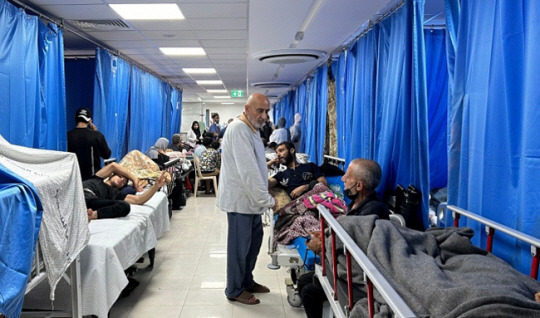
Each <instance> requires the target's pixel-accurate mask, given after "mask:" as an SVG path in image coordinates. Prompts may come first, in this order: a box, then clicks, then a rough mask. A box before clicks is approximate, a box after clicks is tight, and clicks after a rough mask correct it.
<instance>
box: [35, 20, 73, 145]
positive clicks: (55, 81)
mask: <svg viewBox="0 0 540 318" xmlns="http://www.w3.org/2000/svg"><path fill="white" fill-rule="evenodd" d="M38 31H39V35H38V46H39V77H40V78H39V79H40V81H39V86H40V95H39V97H40V98H39V106H38V107H39V108H38V110H37V112H36V129H37V131H36V135H35V137H34V146H35V147H36V148H41V149H50V150H60V151H66V150H67V129H66V89H65V85H64V83H65V76H64V74H65V72H64V34H63V31H62V30H60V29H58V27H57V26H56V25H55V24H48V25H45V24H44V23H43V22H41V21H40V22H39V28H38Z"/></svg>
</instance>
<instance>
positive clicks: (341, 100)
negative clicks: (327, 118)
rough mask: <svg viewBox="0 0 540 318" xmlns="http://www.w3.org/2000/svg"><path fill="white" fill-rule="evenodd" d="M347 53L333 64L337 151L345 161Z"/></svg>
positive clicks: (344, 52) (342, 54)
mask: <svg viewBox="0 0 540 318" xmlns="http://www.w3.org/2000/svg"><path fill="white" fill-rule="evenodd" d="M346 64H347V51H343V52H341V54H340V55H339V58H338V60H337V63H335V70H333V71H334V74H335V75H334V78H335V83H336V121H337V125H336V130H337V135H336V136H337V151H338V157H340V158H343V159H345V156H346V147H347V146H346V144H347V140H346V138H347V136H348V135H347V124H346V122H347V119H346V117H345V116H346V113H347V112H346V109H345V107H346V106H345V105H346V103H345V95H346V94H345V91H346V90H347V89H348V87H349V86H348V85H349V83H348V81H347V72H346V70H347V68H346Z"/></svg>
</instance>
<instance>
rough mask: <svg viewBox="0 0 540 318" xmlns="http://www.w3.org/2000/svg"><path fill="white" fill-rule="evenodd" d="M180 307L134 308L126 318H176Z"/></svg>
mask: <svg viewBox="0 0 540 318" xmlns="http://www.w3.org/2000/svg"><path fill="white" fill-rule="evenodd" d="M181 310H182V307H179V306H139V305H137V306H135V308H133V310H131V312H130V313H129V316H128V318H148V317H159V318H178V317H179V316H180V312H181Z"/></svg>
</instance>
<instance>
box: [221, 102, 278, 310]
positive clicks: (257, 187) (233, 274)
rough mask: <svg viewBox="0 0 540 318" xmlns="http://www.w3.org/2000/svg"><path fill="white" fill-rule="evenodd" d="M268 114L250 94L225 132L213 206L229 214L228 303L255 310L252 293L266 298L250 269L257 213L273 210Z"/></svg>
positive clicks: (256, 245)
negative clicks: (265, 133)
mask: <svg viewBox="0 0 540 318" xmlns="http://www.w3.org/2000/svg"><path fill="white" fill-rule="evenodd" d="M269 110H270V102H269V101H268V99H267V98H266V96H264V95H263V94H259V93H255V94H253V95H251V96H250V97H249V98H248V100H247V103H246V105H245V107H244V113H243V114H242V115H241V116H240V117H238V118H237V119H235V120H234V121H233V122H232V123H231V124H230V125H229V126H228V128H227V133H226V134H225V136H224V137H223V143H222V149H223V150H222V160H221V171H220V176H219V184H220V187H219V190H218V195H217V200H216V205H217V206H218V207H219V208H220V209H221V210H222V211H224V212H227V221H228V225H229V232H228V237H227V287H226V288H225V295H226V296H227V298H228V299H229V300H231V301H238V302H240V303H243V304H247V305H255V304H258V303H260V300H259V299H257V298H256V297H255V295H253V293H268V292H270V290H269V289H268V287H266V286H263V285H260V284H258V283H256V282H255V281H254V280H253V269H254V268H255V263H256V261H257V255H258V254H259V250H260V248H261V244H262V239H263V229H262V220H261V214H262V213H263V212H264V211H265V210H266V209H267V208H271V207H274V205H275V201H274V198H272V196H271V195H270V194H269V193H268V180H267V178H268V169H267V167H266V159H265V156H264V146H263V143H262V141H261V138H260V135H259V128H260V127H261V126H262V125H263V124H264V122H265V121H266V118H267V117H268V111H269Z"/></svg>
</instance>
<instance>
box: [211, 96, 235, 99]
mask: <svg viewBox="0 0 540 318" xmlns="http://www.w3.org/2000/svg"><path fill="white" fill-rule="evenodd" d="M214 98H220V99H224V98H231V96H229V95H224V96H214Z"/></svg>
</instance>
